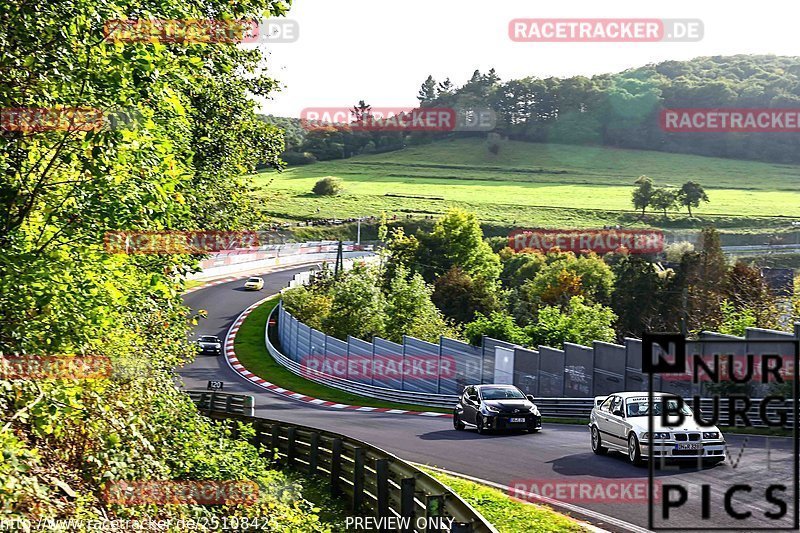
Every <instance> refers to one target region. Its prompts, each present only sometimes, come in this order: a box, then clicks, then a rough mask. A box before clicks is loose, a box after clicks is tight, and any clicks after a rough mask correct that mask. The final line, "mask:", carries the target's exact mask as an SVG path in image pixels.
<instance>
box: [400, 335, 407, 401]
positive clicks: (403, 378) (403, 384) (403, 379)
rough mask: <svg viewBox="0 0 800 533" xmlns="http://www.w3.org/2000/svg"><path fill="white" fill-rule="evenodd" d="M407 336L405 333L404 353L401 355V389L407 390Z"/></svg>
mask: <svg viewBox="0 0 800 533" xmlns="http://www.w3.org/2000/svg"><path fill="white" fill-rule="evenodd" d="M405 365H406V336H405V335H403V355H401V356H400V390H406V375H405V374H406V373H405V372H404V371H403V369H404V368H405V367H406V366H405Z"/></svg>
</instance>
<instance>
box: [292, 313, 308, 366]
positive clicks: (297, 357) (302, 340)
mask: <svg viewBox="0 0 800 533" xmlns="http://www.w3.org/2000/svg"><path fill="white" fill-rule="evenodd" d="M296 334H297V342H296V343H295V346H296V348H295V353H294V357H292V359H293V360H294V361H298V362H301V361H303V360H304V359H305V358H307V357H308V356H309V354H310V353H311V328H310V327H308V326H306V325H305V324H303V323H302V322H298V323H297V333H296Z"/></svg>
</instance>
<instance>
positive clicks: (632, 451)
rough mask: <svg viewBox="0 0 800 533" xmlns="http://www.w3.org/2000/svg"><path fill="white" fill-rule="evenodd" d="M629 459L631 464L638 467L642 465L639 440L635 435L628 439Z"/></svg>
mask: <svg viewBox="0 0 800 533" xmlns="http://www.w3.org/2000/svg"><path fill="white" fill-rule="evenodd" d="M628 459H629V460H630V462H631V464H634V465H637V466H638V465H640V464H642V452H641V450H639V439H637V438H636V435H633V434H631V436H630V437H628Z"/></svg>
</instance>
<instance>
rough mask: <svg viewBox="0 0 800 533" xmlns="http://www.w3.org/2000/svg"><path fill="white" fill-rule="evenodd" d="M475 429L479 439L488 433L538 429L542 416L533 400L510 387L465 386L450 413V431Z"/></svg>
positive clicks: (540, 426) (530, 431) (531, 431)
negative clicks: (466, 428) (469, 426)
mask: <svg viewBox="0 0 800 533" xmlns="http://www.w3.org/2000/svg"><path fill="white" fill-rule="evenodd" d="M467 424H469V425H472V426H475V427H476V428H477V429H478V433H480V434H481V435H483V434H484V433H487V432H489V431H492V430H525V431H528V432H529V433H535V432H537V431H539V430H540V429H542V416H541V414H540V413H539V409H538V408H537V407H536V404H535V403H533V396H530V395H528V396H525V394H523V393H522V391H521V390H519V389H518V388H517V387H515V386H513V385H469V386H467V387H465V388H464V392H463V393H462V394H461V397H460V398H459V399H458V405H456V407H455V409H454V410H453V427H454V428H455V429H457V430H459V431H460V430H462V429H464V428H465V427H466V425H467Z"/></svg>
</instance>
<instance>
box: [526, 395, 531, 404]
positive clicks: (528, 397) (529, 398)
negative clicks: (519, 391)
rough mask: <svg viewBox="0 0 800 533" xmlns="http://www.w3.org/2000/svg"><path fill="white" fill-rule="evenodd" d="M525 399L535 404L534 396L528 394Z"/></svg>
mask: <svg viewBox="0 0 800 533" xmlns="http://www.w3.org/2000/svg"><path fill="white" fill-rule="evenodd" d="M525 397H526V398H527V399H528V401H530V402H531V403H533V394H528V395H527V396H525Z"/></svg>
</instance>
